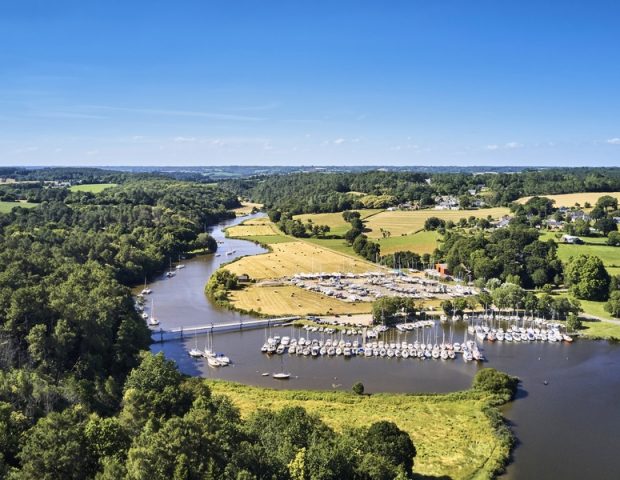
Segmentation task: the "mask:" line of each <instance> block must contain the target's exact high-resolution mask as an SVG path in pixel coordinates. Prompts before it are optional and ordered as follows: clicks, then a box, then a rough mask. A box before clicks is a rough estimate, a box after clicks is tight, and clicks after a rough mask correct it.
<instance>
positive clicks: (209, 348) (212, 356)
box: [188, 337, 230, 368]
mask: <svg viewBox="0 0 620 480" xmlns="http://www.w3.org/2000/svg"><path fill="white" fill-rule="evenodd" d="M188 353H189V356H190V357H192V358H196V359H198V358H205V359H206V360H207V364H208V365H209V366H210V367H214V368H217V367H227V366H228V365H230V358H228V357H227V356H226V355H224V354H223V353H216V352H215V350H213V340H212V339H211V338H210V337H207V345H205V348H204V350H201V349H199V348H198V340H196V341H195V342H194V348H192V349H191V350H190V351H189V352H188Z"/></svg>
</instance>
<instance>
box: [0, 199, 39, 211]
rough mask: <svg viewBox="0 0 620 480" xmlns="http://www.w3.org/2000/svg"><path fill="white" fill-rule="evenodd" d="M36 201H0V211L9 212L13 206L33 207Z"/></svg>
mask: <svg viewBox="0 0 620 480" xmlns="http://www.w3.org/2000/svg"><path fill="white" fill-rule="evenodd" d="M37 205H38V204H37V203H26V202H0V213H9V212H10V211H11V210H13V209H14V208H15V207H24V208H34V207H36V206H37Z"/></svg>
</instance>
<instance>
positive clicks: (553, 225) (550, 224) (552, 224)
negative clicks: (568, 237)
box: [545, 218, 566, 230]
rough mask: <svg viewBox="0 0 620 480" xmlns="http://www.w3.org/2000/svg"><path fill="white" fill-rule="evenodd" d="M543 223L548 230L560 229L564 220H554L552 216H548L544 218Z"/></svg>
mask: <svg viewBox="0 0 620 480" xmlns="http://www.w3.org/2000/svg"><path fill="white" fill-rule="evenodd" d="M545 223H546V224H547V228H548V229H549V230H561V229H562V228H564V224H565V223H566V222H564V221H562V220H555V219H554V218H549V219H547V220H545Z"/></svg>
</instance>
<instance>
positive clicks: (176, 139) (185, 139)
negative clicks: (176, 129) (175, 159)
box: [173, 137, 196, 143]
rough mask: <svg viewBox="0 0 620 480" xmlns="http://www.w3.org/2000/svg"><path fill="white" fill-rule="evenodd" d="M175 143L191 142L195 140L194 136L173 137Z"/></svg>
mask: <svg viewBox="0 0 620 480" xmlns="http://www.w3.org/2000/svg"><path fill="white" fill-rule="evenodd" d="M173 141H174V142H175V143H191V142H195V141H196V137H174V140H173Z"/></svg>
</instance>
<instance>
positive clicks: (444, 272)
mask: <svg viewBox="0 0 620 480" xmlns="http://www.w3.org/2000/svg"><path fill="white" fill-rule="evenodd" d="M435 270H437V271H438V272H439V275H441V276H442V277H447V276H449V275H450V270H448V264H447V263H436V264H435Z"/></svg>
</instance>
